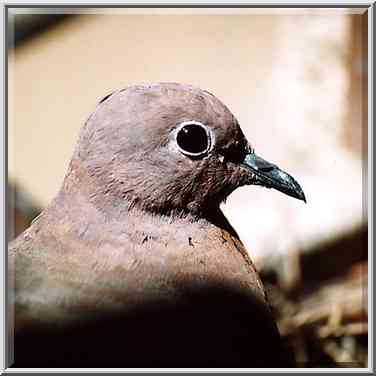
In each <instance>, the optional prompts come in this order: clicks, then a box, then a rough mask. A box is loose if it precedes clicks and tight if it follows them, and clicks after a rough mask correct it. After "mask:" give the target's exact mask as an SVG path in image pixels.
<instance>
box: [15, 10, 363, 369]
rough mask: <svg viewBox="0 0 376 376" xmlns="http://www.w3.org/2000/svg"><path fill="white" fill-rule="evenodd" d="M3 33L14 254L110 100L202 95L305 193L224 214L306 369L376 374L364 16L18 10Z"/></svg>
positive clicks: (261, 195)
mask: <svg viewBox="0 0 376 376" xmlns="http://www.w3.org/2000/svg"><path fill="white" fill-rule="evenodd" d="M57 11H59V14H58V13H57ZM8 26H9V28H8V37H9V38H8V39H9V50H8V174H9V179H8V181H9V187H8V205H9V207H8V238H9V240H11V239H12V238H14V237H15V236H17V235H18V234H19V233H20V232H22V231H23V230H24V229H25V228H26V227H28V226H29V224H30V222H31V221H32V219H33V218H34V217H35V216H37V215H38V213H39V212H40V211H41V210H43V208H45V207H46V206H47V205H48V203H49V202H50V201H51V199H52V198H53V197H54V196H55V195H56V193H57V191H58V189H59V187H60V185H61V183H62V181H63V178H64V175H65V172H66V170H67V166H68V163H69V160H70V157H71V155H72V152H73V149H74V146H75V143H76V140H77V136H78V132H79V129H80V127H81V126H82V125H83V124H84V122H85V120H86V119H87V118H88V116H89V115H90V113H91V112H92V111H93V110H94V109H95V107H96V104H97V103H98V102H99V101H100V100H101V99H102V98H103V97H104V96H105V95H107V94H109V93H110V92H112V91H114V90H116V89H120V88H123V87H125V86H127V85H130V84H133V83H145V82H159V81H173V82H181V83H188V84H192V85H195V86H199V87H201V88H203V89H206V90H208V91H210V92H212V93H213V94H215V95H216V96H217V97H218V98H220V99H221V100H222V101H223V102H224V103H225V104H226V105H227V106H228V107H229V108H230V110H231V111H232V112H233V113H234V115H235V116H236V117H237V119H238V120H239V123H240V125H241V127H242V129H243V131H244V133H245V135H246V136H247V138H248V139H249V140H250V141H251V143H252V144H253V146H254V147H255V150H256V152H257V153H258V154H259V155H261V156H263V157H264V158H266V159H267V160H269V161H272V162H274V163H276V164H277V165H279V166H280V167H281V168H283V169H284V170H286V171H287V172H289V173H291V174H292V175H293V176H294V177H295V178H296V179H297V180H298V181H299V183H301V186H302V187H303V189H304V191H305V194H306V197H307V204H304V203H303V202H301V201H298V200H294V199H292V198H289V197H287V196H283V195H281V194H280V193H278V192H276V191H272V190H267V189H265V188H260V187H244V188H241V189H238V190H237V191H236V192H234V193H233V194H232V195H231V196H230V198H229V199H228V201H227V203H226V205H224V206H223V211H224V212H225V214H226V216H227V217H228V219H229V220H230V222H231V223H232V224H233V226H234V227H235V229H236V230H237V232H238V233H239V236H240V238H241V239H242V241H243V242H244V243H245V245H246V247H247V249H248V250H249V251H250V255H251V257H252V259H253V260H254V262H255V264H256V267H257V268H258V270H259V271H260V274H261V276H262V279H263V281H264V283H265V285H266V287H267V290H268V294H269V299H270V302H271V304H272V306H273V309H274V311H275V316H276V318H277V322H278V326H279V328H280V331H281V333H282V336H283V338H284V340H285V341H286V344H287V345H288V346H289V347H290V348H291V349H292V351H293V352H294V354H295V357H296V360H297V362H298V364H299V365H300V366H302V367H320V366H322V367H324V366H325V367H328V366H333V367H335V366H341V367H343V366H349V367H365V366H367V351H368V347H367V343H368V342H367V341H368V327H367V244H368V243H367V239H368V232H367V226H368V220H367V155H368V149H367V144H368V139H367V129H368V124H367V58H368V55H367V43H368V41H367V14H366V13H364V10H351V9H347V10H345V9H343V10H339V9H332V10H331V9H326V10H325V9H322V10H320V9H264V10H263V9H214V8H213V9H137V8H133V9H116V10H114V9H112V10H106V9H101V10H95V9H81V10H80V9H75V10H74V11H69V10H66V11H63V9H60V10H56V9H55V10H48V9H9V22H8Z"/></svg>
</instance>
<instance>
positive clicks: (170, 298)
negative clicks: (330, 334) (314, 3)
mask: <svg viewBox="0 0 376 376" xmlns="http://www.w3.org/2000/svg"><path fill="white" fill-rule="evenodd" d="M278 171H280V170H279V169H278V168H277V166H275V165H272V164H269V163H268V162H266V161H264V160H262V159H261V158H259V157H257V156H256V155H255V154H254V151H253V149H252V148H251V147H250V145H249V143H248V142H247V140H246V139H245V137H244V135H243V133H242V132H241V130H240V127H239V125H238V124H237V121H236V119H235V118H234V116H233V115H232V114H231V112H230V111H229V110H228V109H227V107H225V106H224V105H223V104H222V103H221V102H220V101H219V100H218V99H217V98H215V97H214V96H213V95H212V94H210V93H208V92H206V91H203V90H200V89H197V88H194V87H192V86H188V85H180V84H156V85H138V86H132V87H130V88H127V89H125V90H120V91H118V92H115V93H113V94H111V95H110V96H107V97H106V98H105V99H104V100H102V101H101V102H100V103H99V105H98V107H97V109H96V111H95V112H94V113H93V114H92V115H91V116H90V118H89V119H88V121H87V122H86V124H85V126H84V127H83V129H82V131H81V134H80V137H79V142H78V145H77V147H76V150H75V152H74V154H73V157H72V160H71V162H70V165H69V168H68V172H67V175H66V177H65V179H64V182H63V185H62V187H61V189H60V191H59V193H58V194H57V196H56V198H55V199H54V200H53V202H52V203H51V204H50V205H49V206H48V207H47V208H46V209H45V210H44V211H43V212H42V214H41V215H40V216H39V217H38V218H37V219H36V220H35V221H34V222H33V223H32V225H31V226H30V227H29V228H28V229H27V230H26V231H25V232H24V233H23V234H21V235H20V236H19V237H18V238H17V239H16V240H15V241H13V242H12V243H11V244H10V248H9V266H10V273H9V275H10V277H11V278H13V279H14V286H15V293H14V306H15V363H16V365H21V366H46V365H48V366H73V367H76V366H86V367H87V366H90V367H93V366H105V367H134V366H136V367H157V366H162V367H166V366H167V367H168V366H175V367H176V366H177V367H222V366H224V367H229V366H231V367H254V366H257V367H258V366H266V367H270V366H273V365H282V364H286V363H285V354H283V350H282V347H281V342H280V337H279V333H278V329H277V327H276V325H275V323H274V320H273V318H272V314H271V311H270V308H269V306H268V303H267V301H266V297H265V292H264V288H263V286H262V284H261V281H260V279H259V276H258V274H257V272H256V270H255V268H254V266H253V264H252V262H251V260H250V257H249V255H248V253H247V251H246V250H245V248H244V246H243V245H242V243H241V241H240V240H239V238H238V236H237V234H236V232H235V231H234V229H233V228H232V227H231V225H230V224H229V222H228V221H227V219H226V218H225V216H224V215H223V213H222V212H221V210H220V208H219V204H220V203H221V202H222V201H223V200H224V199H225V198H226V197H227V196H228V194H230V193H231V192H232V191H233V190H234V189H236V188H237V187H238V186H241V185H245V184H263V185H265V186H269V187H272V186H273V187H275V188H276V189H279V190H281V191H282V192H284V193H287V194H289V195H292V196H294V197H297V198H301V199H304V194H303V193H302V191H301V189H300V187H299V185H298V184H297V183H296V182H295V180H293V179H292V177H291V176H290V175H288V174H285V173H284V175H283V174H280V175H278V174H276V173H277V172H278ZM38 354H39V355H38Z"/></svg>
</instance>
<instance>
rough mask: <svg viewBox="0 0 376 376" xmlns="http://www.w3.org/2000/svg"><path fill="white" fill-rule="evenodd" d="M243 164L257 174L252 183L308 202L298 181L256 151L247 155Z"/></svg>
mask: <svg viewBox="0 0 376 376" xmlns="http://www.w3.org/2000/svg"><path fill="white" fill-rule="evenodd" d="M241 165H242V166H243V167H246V168H247V169H249V170H251V171H252V172H253V173H254V174H255V178H254V180H253V181H252V184H256V185H262V186H264V187H267V188H274V189H276V190H278V191H280V192H283V193H285V194H287V195H288V196H291V197H295V198H297V199H299V200H303V201H304V202H306V198H305V196H304V192H303V190H302V188H301V187H300V185H299V184H298V182H297V181H296V180H295V179H294V178H293V177H292V176H291V175H289V174H288V173H286V172H284V171H282V170H281V169H280V168H279V167H278V166H276V165H275V164H272V163H270V162H268V161H266V160H265V159H262V158H261V157H259V156H257V155H256V154H255V153H250V154H247V155H246V157H245V158H244V161H243V162H242V163H241Z"/></svg>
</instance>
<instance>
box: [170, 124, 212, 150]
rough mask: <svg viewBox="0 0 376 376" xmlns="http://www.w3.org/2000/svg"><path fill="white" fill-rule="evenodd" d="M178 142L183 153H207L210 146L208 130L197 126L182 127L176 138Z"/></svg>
mask: <svg viewBox="0 0 376 376" xmlns="http://www.w3.org/2000/svg"><path fill="white" fill-rule="evenodd" d="M176 142H177V143H178V145H179V147H180V148H181V149H182V150H183V151H185V152H188V153H191V154H201V153H203V152H206V151H207V149H208V146H209V140H208V135H207V133H206V130H205V129H204V128H203V127H202V126H200V125H197V124H187V125H185V126H184V127H182V128H181V129H180V130H179V132H178V134H177V136H176Z"/></svg>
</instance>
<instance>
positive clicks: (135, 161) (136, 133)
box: [73, 83, 305, 216]
mask: <svg viewBox="0 0 376 376" xmlns="http://www.w3.org/2000/svg"><path fill="white" fill-rule="evenodd" d="M73 160H74V161H75V163H76V165H77V166H79V167H80V168H83V169H84V171H86V176H90V179H91V180H90V183H89V185H90V187H92V190H93V193H92V196H93V197H96V198H97V199H98V200H104V197H107V196H111V198H112V200H114V199H115V200H116V203H117V205H123V204H122V203H124V204H125V205H127V206H128V208H129V207H134V206H136V207H139V208H140V209H142V210H146V211H150V212H158V213H165V214H167V213H170V212H182V213H184V212H185V213H188V214H194V215H198V216H200V215H204V214H205V212H206V211H209V210H213V208H218V207H219V205H220V203H221V202H222V201H223V200H225V199H226V197H227V196H228V195H229V194H230V193H231V192H232V191H233V190H235V189H236V188H238V187H240V186H243V185H252V184H253V185H262V186H265V187H268V188H274V189H277V190H278V191H280V192H283V193H285V194H287V195H289V196H292V197H295V198H298V199H300V200H304V201H305V197H304V193H303V190H302V189H301V187H300V186H299V184H298V183H297V182H296V181H295V180H294V178H293V177H292V176H291V175H289V174H288V173H286V172H284V171H282V170H281V169H280V168H279V167H277V166H276V165H275V164H272V163H269V162H267V161H266V160H264V159H262V158H261V157H259V156H257V154H256V153H255V151H254V149H253V147H252V146H251V144H250V143H249V142H248V141H247V139H246V138H245V136H244V134H243V132H242V131H241V129H240V126H239V124H238V122H237V120H236V119H235V117H234V116H233V114H232V113H231V112H230V111H229V109H228V108H227V107H226V106H225V105H224V104H223V103H222V102H221V101H220V100H218V99H217V98H216V97H215V96H213V95H212V94H210V93H209V92H207V91H204V90H201V89H198V88H195V87H192V86H188V85H181V84H174V83H162V84H154V85H137V86H131V87H128V88H126V89H123V90H120V91H117V92H114V93H112V94H110V95H108V96H107V97H105V98H104V99H103V100H102V101H101V102H100V103H99V105H98V107H97V109H96V110H95V111H94V113H93V114H92V115H91V116H90V118H89V119H88V121H87V122H86V124H85V126H84V128H83V130H82V131H81V134H80V140H79V143H78V147H77V149H76V152H75V155H74V158H73ZM113 202H114V201H113Z"/></svg>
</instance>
